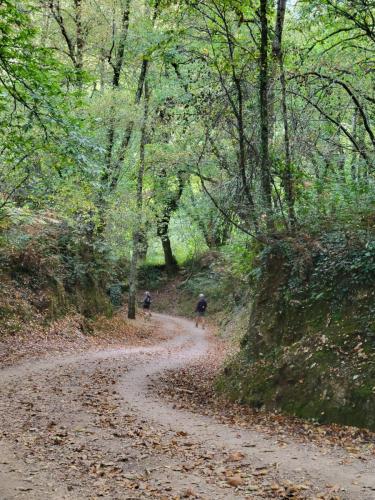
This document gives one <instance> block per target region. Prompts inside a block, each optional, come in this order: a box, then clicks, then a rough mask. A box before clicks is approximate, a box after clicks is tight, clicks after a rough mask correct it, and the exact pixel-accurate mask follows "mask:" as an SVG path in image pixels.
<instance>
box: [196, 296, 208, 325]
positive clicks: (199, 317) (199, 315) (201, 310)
mask: <svg viewBox="0 0 375 500" xmlns="http://www.w3.org/2000/svg"><path fill="white" fill-rule="evenodd" d="M206 310H207V300H206V299H205V296H204V294H203V293H201V294H199V300H198V304H197V307H196V308H195V313H196V316H195V326H196V327H197V328H198V325H199V323H202V328H203V330H204V327H205V319H204V317H205V314H206Z"/></svg>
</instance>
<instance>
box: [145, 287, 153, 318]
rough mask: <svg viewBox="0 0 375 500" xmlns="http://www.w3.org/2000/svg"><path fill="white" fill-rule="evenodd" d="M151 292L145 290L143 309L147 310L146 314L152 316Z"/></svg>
mask: <svg viewBox="0 0 375 500" xmlns="http://www.w3.org/2000/svg"><path fill="white" fill-rule="evenodd" d="M151 302H152V300H151V294H150V292H145V295H144V297H143V310H144V312H145V316H148V317H149V318H151V310H150V309H151Z"/></svg>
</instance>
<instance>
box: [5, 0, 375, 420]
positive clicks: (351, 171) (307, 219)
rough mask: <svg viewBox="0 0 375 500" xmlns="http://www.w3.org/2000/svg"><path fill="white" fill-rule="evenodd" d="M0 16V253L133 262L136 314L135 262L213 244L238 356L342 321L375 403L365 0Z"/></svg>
mask: <svg viewBox="0 0 375 500" xmlns="http://www.w3.org/2000/svg"><path fill="white" fill-rule="evenodd" d="M0 33H1V37H0V127H1V139H0V162H1V171H0V229H1V233H0V238H1V241H0V244H1V259H2V260H1V261H2V266H3V268H4V270H5V269H6V267H7V266H9V265H11V266H13V267H17V265H18V266H21V267H23V269H25V268H27V266H31V267H32V266H34V268H35V269H37V270H38V269H39V270H40V269H42V268H43V265H44V264H43V263H44V262H47V261H48V265H47V267H48V268H49V270H48V273H49V275H51V274H52V275H56V276H57V275H58V274H59V272H60V271H59V269H60V268H61V267H62V266H65V267H64V271H63V272H62V271H61V272H62V274H63V275H64V280H65V283H67V285H66V288H67V290H68V292H69V290H70V291H71V290H72V289H73V288H74V287H77V286H80V284H82V282H83V281H84V280H85V279H86V280H87V276H89V277H90V280H91V283H93V282H95V283H96V284H98V287H99V288H100V287H102V288H103V287H104V288H105V287H107V286H108V285H109V284H110V283H111V282H114V281H125V282H126V286H125V288H126V290H127V291H128V293H129V298H128V304H129V309H128V314H129V318H134V316H135V314H136V297H137V290H138V288H137V281H138V279H137V278H138V274H139V273H138V271H139V268H140V266H144V265H145V263H146V265H160V264H162V265H163V266H165V269H166V272H167V273H168V275H169V276H174V275H175V273H176V272H177V270H178V268H179V267H180V266H183V265H185V263H186V262H194V259H197V258H199V257H200V256H202V255H203V254H204V253H206V252H209V251H215V252H217V254H215V255H219V257H218V259H221V260H220V262H221V266H222V267H224V268H225V273H226V279H223V280H219V282H217V281H214V285H213V284H212V283H213V282H212V279H211V278H212V275H209V274H208V277H207V282H206V283H202V280H201V281H200V282H199V286H201V285H202V284H203V285H204V286H206V285H207V289H208V290H211V292H212V293H211V295H212V296H213V295H215V294H216V295H215V300H216V301H217V303H219V304H221V302H220V297H219V296H220V293H219V292H218V290H219V291H220V290H221V289H220V286H223V289H222V294H225V296H226V297H230V301H229V302H230V304H228V303H227V302H228V301H224V302H226V306H230V307H239V303H240V302H241V297H242V296H245V295H246V294H247V293H250V294H254V293H255V298H254V297H253V298H254V303H255V304H256V305H258V309H257V308H256V310H255V313H254V314H255V316H254V314H253V316H252V318H251V319H250V327H247V326H246V331H247V336H246V335H245V339H244V340H243V350H244V353H245V354H243V356H245V361H244V363H245V364H246V370H247V369H248V363H250V362H252V361H256V360H257V359H259V357H260V358H262V357H263V356H266V355H269V362H270V363H271V364H272V365H273V364H274V359H275V358H274V356H276V354H275V352H276V351H275V346H277V349H279V348H280V349H283V348H284V347H285V345H289V346H290V345H292V344H293V343H295V342H296V341H300V340H301V338H304V335H305V334H306V332H309V335H317V334H322V332H323V333H324V332H325V331H326V330H327V329H328V330H329V329H330V328H331V330H332V332H333V334H334V335H339V334H338V333H337V332H338V331H339V329H340V328H341V326H342V325H343V324H345V326H346V329H345V335H346V336H347V337H348V338H347V342H348V344H347V347H348V349H349V350H351V349H352V348H353V347H355V346H358V345H359V343H360V347H358V349H357V351H358V350H359V351H361V352H363V357H362V359H361V363H362V362H365V361H367V362H368V366H369V367H370V366H372V368H368V371H366V370H367V368H366V369H365V368H363V372H366V376H365V379H366V383H365V385H362V386H360V387H359V388H358V394H357V392H356V395H355V396H353V398H354V399H355V398H362V399H363V400H364V401H370V399H371V401H372V403H371V404H372V405H373V404H374V397H373V394H374V392H373V391H374V386H375V383H374V382H375V373H374V370H373V364H371V359H372V358H371V357H370V356H371V355H373V348H374V338H375V337H374V335H375V333H374V332H375V329H374V326H375V325H374V320H373V316H374V315H373V310H374V299H373V293H374V292H373V290H372V288H373V278H374V276H375V232H374V225H375V218H374V208H375V185H374V165H375V163H374V162H375V126H374V117H375V91H374V89H375V86H374V82H375V77H374V75H375V73H374V69H375V68H374V64H375V59H374V57H375V3H374V1H373V0H309V1H307V0H306V1H304V0H300V1H297V2H295V1H290V2H287V1H286V0H277V1H271V0H256V1H248V2H240V1H232V0H197V1H196V0H191V1H186V2H184V1H180V2H173V1H165V0H155V1H154V0H151V1H148V0H145V1H144V0H30V1H17V0H0ZM36 235H37V236H36ZM51 235H52V236H51ZM20 255H21V256H22V257H20ZM40 255H41V256H40ZM51 255H52V257H53V258H55V259H57V260H55V261H53V260H52V264H51V260H48V259H50V258H51ZM17 259H18V260H17ZM193 266H194V264H193ZM281 270H283V272H281ZM4 272H5V271H4ZM40 272H42V271H40ZM43 272H44V271H43ZM48 273H47V274H48ZM280 273H281V274H280ZM56 276H55V277H56ZM210 276H211V278H210ZM228 276H229V278H228ZM49 277H50V278H51V276H49ZM210 280H211V281H210ZM222 282H225V285H220V283H222ZM218 283H219V284H218ZM95 286H96V285H95ZM210 287H211V288H210ZM235 287H236V290H235V289H234V288H235ZM214 288H215V290H213V289H214ZM239 290H240V291H239ZM254 290H255V292H254ZM197 291H198V289H197ZM3 293H6V291H5V292H3ZM353 294H354V295H353ZM238 295H240V297H238ZM246 297H247V295H246ZM364 297H365V298H364ZM252 300H253V299H249V298H246V299H244V302H245V305H246V304H248V303H249V302H250V301H252ZM360 301H362V302H360ZM267 302H268V303H267ZM264 304H266V307H265V308H264ZM310 306H311V307H310ZM262 307H263V309H264V310H263V311H262ZM267 307H269V309H267ZM298 307H300V308H299V309H298ZM301 308H302V309H301ZM270 309H272V311H271V312H270ZM306 311H309V312H306ZM353 311H357V312H358V317H357V319H358V321H357V322H356V323H355V322H354V320H353V317H356V316H355V315H354V316H353V314H354V313H353ZM356 314H357V313H356ZM313 316H314V319H312V317H313ZM317 317H318V321H317V322H314V321H315V319H316V318H317ZM348 317H350V318H351V321H350V322H348ZM270 318H273V319H272V325H269V324H267V321H269V322H271V320H270ZM293 322H297V323H298V328H300V327H301V325H302V326H303V331H302V330H301V328H300V330H299V331H298V332H296V331H295V330H296V329H295V328H294V326H295V325H294V326H293ZM340 322H341V323H340ZM348 323H350V325H348ZM275 325H277V326H275ZM280 325H281V326H280ZM340 325H341V326H340ZM339 327H340V328H339ZM262 328H263V329H265V330H266V333H265V332H264V331H263V332H262ZM276 331H277V332H279V333H276ZM270 332H271V333H270ZM280 332H283V333H282V334H281V333H280ZM340 332H341V333H342V330H340ZM341 333H340V335H341ZM325 335H328V334H327V333H325ZM323 337H324V335H323ZM335 338H336V337H335ZM340 338H341V337H340ZM310 340H311V339H310ZM314 342H315V341H314ZM314 342H313V343H314ZM325 343H326V341H323V344H325ZM337 343H339V344H340V345H341V340H340V341H337ZM293 345H294V344H293ZM315 345H316V343H315ZM343 345H344V344H342V345H341V347H342V349H344V350H345V347H343ZM341 347H340V349H341ZM322 349H323V348H322ZM268 351H269V352H268ZM323 351H324V349H323ZM306 352H307V351H306ZM340 352H341V351H340ZM371 353H372V354H371ZM335 359H336V358H335ZM340 359H341V358H340ZM235 363H239V361H238V360H236V361H235ZM319 363H323V364H324V363H326V365H327V366H326V365H324V370H325V369H326V368H327V370H328V366H331V367H332V366H334V364H335V363H334V362H333V361H332V359H331V358H330V359H329V360H327V361H324V360H323V361H322V360H321V359H320V358H319V360H318V361H317V364H318V365H319ZM340 363H341V360H340V361H338V366H341V365H340ZM356 366H357V365H356ZM262 369H264V367H263V368H262ZM356 369H357V368H356V367H353V370H354V372H353V373H356V372H355V370H356ZM301 370H305V367H302V368H301ZM370 372H371V373H370ZM235 373H238V371H235ZM259 376H261V375H259ZM327 376H328V375H327ZM335 376H337V377H339V375H337V373H336V375H335ZM236 377H237V375H236ZM236 377H235V378H236ZM252 377H253V378H254V376H253V375H252ZM291 377H292V379H293V378H295V377H297V378H300V374H297V375H291ZM316 377H318V375H316V374H314V378H315V379H316ZM325 377H326V376H325ZM342 377H343V380H345V381H347V380H348V379H349V378H350V377H353V374H352V371H350V372H349V375H348V372H347V371H346V372H345V373H344V372H343V374H342ZM255 378H256V377H255ZM262 380H263V379H262ZM355 380H356V379H355ZM360 380H361V378H359V380H358V383H359V382H360ZM257 383H258V382H257ZM259 383H260V382H259ZM356 383H357V382H356ZM231 384H232V386H231V388H230V390H231V391H234V392H235V393H236V395H237V392H238V390H239V389H238V387H237V388H236V387H234V386H235V383H234V382H231ZM233 384H234V385H233ZM248 390H249V391H250V393H251V394H252V396H251V397H250V396H246V397H244V400H246V401H250V402H251V403H252V404H254V402H255V404H258V402H259V401H258V400H259V399H260V403H259V404H263V403H264V401H263V400H262V398H261V396H259V394H258V392H259V390H258V389H257V388H255V389H254V388H253V389H251V388H250V389H248ZM269 390H270V394H271V396H270V400H273V401H274V398H273V395H272V394H273V393H272V388H270V389H269ZM350 390H351V389H350ZM251 391H253V392H251ZM309 391H310V392H308V394H310V396H311V393H312V392H314V391H315V386H314V387H312V388H311V390H310V389H309ZM332 391H333V392H335V388H333V389H332ZM248 394H249V393H248ZM294 394H295V393H294ZM310 396H309V399H310V400H311V397H310ZM239 397H240V396H239ZM292 397H293V396H292ZM349 399H350V398H349ZM362 399H361V401H362ZM288 401H289V400H288ZM316 404H317V405H318V406H319V404H320V403H319V404H318V403H316ZM350 404H351V403H350ZM369 404H370V403H369ZM310 406H311V405H310ZM336 407H337V405H336V406H335V408H336ZM371 408H373V406H372V407H370V406H369V407H368V410H369V412H370V410H371ZM286 410H287V411H291V412H297V413H298V412H299V413H300V414H301V413H302V414H303V415H305V416H311V415H315V413H316V412H317V411H319V413H321V411H320V410H321V408H320V407H319V410H316V407H315V408H314V409H313V410H311V411H310V410H306V408H305V409H301V408H300V407H298V408H296V407H293V408H292V407H291V406H288V405H286ZM371 412H372V415H373V414H374V413H373V411H372V410H371ZM323 413H324V412H323ZM349 413H350V412H349ZM349 413H348V412H346V413H345V415H344V416H342V415H343V414H342V413H340V412H339V414H337V412H336V413H334V410H332V412H331V413H330V410H329V411H327V418H329V419H333V420H339V421H344V422H352V421H353V419H354V421H356V420H355V419H358V418H359V419H360V423H363V424H364V425H370V426H374V425H375V424H374V421H373V417H371V418H372V420H371V422H370V420H367V421H366V420H365V419H363V418H362V417H359V415H357V414H355V415H354V413H355V412H354V413H353V412H352V413H350V416H348V414H349ZM328 414H329V415H328ZM362 416H363V415H362ZM361 418H362V420H361Z"/></svg>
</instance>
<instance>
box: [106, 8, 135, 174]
mask: <svg viewBox="0 0 375 500" xmlns="http://www.w3.org/2000/svg"><path fill="white" fill-rule="evenodd" d="M130 1H131V0H126V2H125V5H124V10H123V13H122V19H121V34H120V39H119V42H118V46H117V53H116V57H115V60H114V62H113V61H112V57H111V56H108V61H109V63H110V65H111V66H112V70H113V75H112V90H113V91H116V90H117V89H118V88H119V86H120V77H121V70H122V67H123V63H124V52H125V42H126V39H127V37H128V32H129V15H130ZM112 43H113V45H114V43H115V40H113V41H112ZM142 85H143V82H142ZM115 112H116V103H114V102H112V103H111V109H110V122H109V127H108V131H107V151H106V166H107V172H108V175H107V177H108V176H109V175H111V166H112V154H113V146H114V138H115Z"/></svg>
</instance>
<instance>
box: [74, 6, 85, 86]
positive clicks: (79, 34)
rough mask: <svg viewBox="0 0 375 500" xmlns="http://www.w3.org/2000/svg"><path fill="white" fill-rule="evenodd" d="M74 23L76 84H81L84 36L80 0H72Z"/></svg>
mask: <svg viewBox="0 0 375 500" xmlns="http://www.w3.org/2000/svg"><path fill="white" fill-rule="evenodd" d="M74 5H75V24H76V73H77V82H78V86H79V87H81V86H82V77H83V50H84V47H85V37H84V32H83V26H82V0H74Z"/></svg>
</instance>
